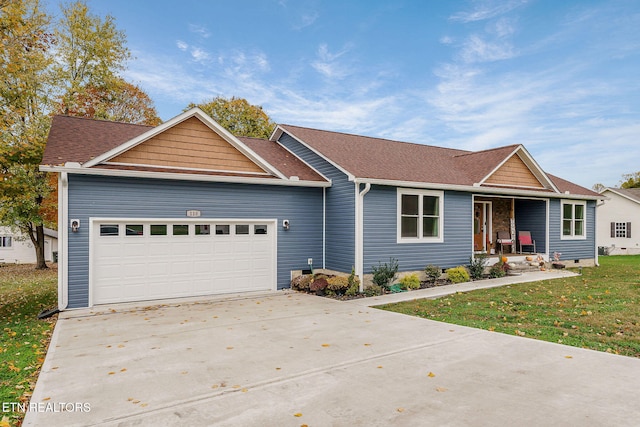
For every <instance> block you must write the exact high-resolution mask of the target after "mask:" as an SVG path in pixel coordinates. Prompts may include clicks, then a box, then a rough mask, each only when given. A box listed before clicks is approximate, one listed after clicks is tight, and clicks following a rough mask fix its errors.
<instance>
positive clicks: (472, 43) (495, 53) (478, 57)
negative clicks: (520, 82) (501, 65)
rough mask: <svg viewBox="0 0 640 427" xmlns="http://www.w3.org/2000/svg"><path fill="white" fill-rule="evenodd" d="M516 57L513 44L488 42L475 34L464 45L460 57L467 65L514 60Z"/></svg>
mask: <svg viewBox="0 0 640 427" xmlns="http://www.w3.org/2000/svg"><path fill="white" fill-rule="evenodd" d="M515 55H516V53H515V52H514V48H513V46H512V45H511V43H509V42H506V41H499V42H488V41H485V40H483V39H482V38H481V37H480V36H478V35H476V34H473V35H471V36H470V37H469V38H468V39H467V40H466V41H465V42H464V44H463V47H462V50H461V52H460V57H461V58H462V60H463V61H464V62H466V63H473V62H491V61H499V60H504V59H510V58H513V57H514V56H515Z"/></svg>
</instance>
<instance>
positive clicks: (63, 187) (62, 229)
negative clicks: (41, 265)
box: [58, 172, 69, 311]
mask: <svg viewBox="0 0 640 427" xmlns="http://www.w3.org/2000/svg"><path fill="white" fill-rule="evenodd" d="M68 201H69V179H68V176H67V173H66V172H62V173H60V175H58V239H59V240H58V243H59V246H58V310H60V311H62V310H65V309H66V308H67V305H69V273H68V271H69V257H68V255H67V254H68V253H69V227H68V224H69V204H68Z"/></svg>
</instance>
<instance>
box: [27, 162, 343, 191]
mask: <svg viewBox="0 0 640 427" xmlns="http://www.w3.org/2000/svg"><path fill="white" fill-rule="evenodd" d="M40 170H41V171H43V172H56V173H60V172H63V173H72V174H79V175H97V176H117V177H129V178H150V179H170V180H178V181H202V182H227V183H235V184H262V185H284V186H290V187H331V182H330V181H329V182H325V181H300V180H295V179H279V178H247V177H239V176H220V175H198V174H188V173H175V172H151V171H132V170H122V169H100V168H86V167H82V166H75V165H73V166H47V165H41V166H40Z"/></svg>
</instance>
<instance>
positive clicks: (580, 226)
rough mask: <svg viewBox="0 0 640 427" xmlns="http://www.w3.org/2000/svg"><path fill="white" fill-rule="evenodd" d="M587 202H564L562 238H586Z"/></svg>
mask: <svg viewBox="0 0 640 427" xmlns="http://www.w3.org/2000/svg"><path fill="white" fill-rule="evenodd" d="M586 208H587V206H586V203H585V202H569V201H563V202H562V238H563V239H584V238H585V237H586V234H585V212H586V210H587V209H586Z"/></svg>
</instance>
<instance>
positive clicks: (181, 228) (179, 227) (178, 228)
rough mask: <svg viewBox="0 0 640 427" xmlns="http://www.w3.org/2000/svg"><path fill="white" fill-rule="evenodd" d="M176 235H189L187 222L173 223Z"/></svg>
mask: <svg viewBox="0 0 640 427" xmlns="http://www.w3.org/2000/svg"><path fill="white" fill-rule="evenodd" d="M173 235H174V236H188V235H189V226H188V225H187V224H174V225H173Z"/></svg>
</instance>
